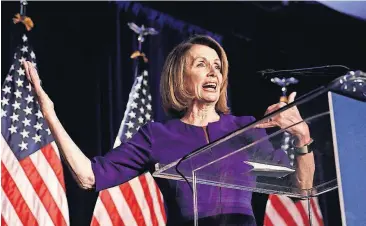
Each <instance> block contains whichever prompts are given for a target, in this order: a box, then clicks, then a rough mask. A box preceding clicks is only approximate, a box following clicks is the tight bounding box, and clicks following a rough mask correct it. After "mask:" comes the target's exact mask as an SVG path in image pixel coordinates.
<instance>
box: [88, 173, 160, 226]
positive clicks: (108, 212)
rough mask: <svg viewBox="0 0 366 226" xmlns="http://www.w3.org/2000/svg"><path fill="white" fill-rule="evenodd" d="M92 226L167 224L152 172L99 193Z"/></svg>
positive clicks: (153, 225) (157, 225)
mask: <svg viewBox="0 0 366 226" xmlns="http://www.w3.org/2000/svg"><path fill="white" fill-rule="evenodd" d="M90 225H91V226H99V225H103V226H119V225H127V226H130V225H131V226H161V225H166V215H165V210H164V202H163V196H162V194H161V192H160V190H159V188H158V186H157V184H156V182H155V181H154V178H153V177H152V175H151V174H150V173H145V174H142V175H141V176H139V177H136V178H134V179H132V180H130V181H128V182H126V183H124V184H121V185H119V186H115V187H113V188H109V189H106V190H103V191H101V192H99V196H98V199H97V202H96V204H95V209H94V213H93V218H92V221H91V224H90Z"/></svg>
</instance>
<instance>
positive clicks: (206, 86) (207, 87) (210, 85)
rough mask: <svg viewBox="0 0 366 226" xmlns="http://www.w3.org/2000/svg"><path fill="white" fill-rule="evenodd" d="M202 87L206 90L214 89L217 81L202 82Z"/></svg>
mask: <svg viewBox="0 0 366 226" xmlns="http://www.w3.org/2000/svg"><path fill="white" fill-rule="evenodd" d="M202 88H203V89H204V90H207V91H216V88H217V83H215V82H207V83H205V84H203V86H202Z"/></svg>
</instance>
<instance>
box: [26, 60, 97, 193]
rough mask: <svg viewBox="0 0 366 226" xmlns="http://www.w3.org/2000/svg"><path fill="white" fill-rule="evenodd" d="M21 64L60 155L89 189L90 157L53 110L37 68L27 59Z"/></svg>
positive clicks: (90, 181)
mask: <svg viewBox="0 0 366 226" xmlns="http://www.w3.org/2000/svg"><path fill="white" fill-rule="evenodd" d="M23 66H24V68H25V71H26V76H27V78H28V80H29V82H30V83H31V84H32V85H33V87H34V91H35V93H36V95H37V98H38V103H39V105H40V108H41V111H42V113H43V117H44V119H45V120H46V122H47V124H48V126H49V128H50V130H51V133H52V135H53V137H54V139H55V142H56V144H57V146H58V148H59V150H60V152H61V154H62V156H63V157H64V159H65V160H66V163H67V164H68V166H69V168H70V170H71V172H72V173H73V176H74V178H75V179H76V181H77V182H78V184H79V186H80V187H81V188H84V189H91V188H92V187H93V186H94V184H95V177H94V174H93V171H92V167H91V161H90V159H89V158H88V157H86V156H85V155H84V153H83V152H82V151H81V150H80V149H79V147H78V146H77V145H76V144H75V143H74V141H73V140H72V139H71V138H70V136H69V134H68V133H67V132H66V130H65V129H64V127H63V126H62V124H61V122H60V121H59V119H58V117H57V115H56V112H55V110H54V106H53V102H52V101H51V99H50V98H49V97H48V95H47V93H46V92H45V91H44V90H43V88H42V86H41V82H40V79H39V76H38V73H37V70H36V69H35V68H34V67H33V65H32V64H31V63H30V62H28V61H25V62H23Z"/></svg>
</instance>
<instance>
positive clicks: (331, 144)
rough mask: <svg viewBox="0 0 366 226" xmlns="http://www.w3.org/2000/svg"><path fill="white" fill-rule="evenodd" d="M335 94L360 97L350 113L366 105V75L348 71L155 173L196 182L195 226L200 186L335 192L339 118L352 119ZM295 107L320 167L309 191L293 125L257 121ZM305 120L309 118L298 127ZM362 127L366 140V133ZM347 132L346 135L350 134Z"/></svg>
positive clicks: (303, 194) (305, 194)
mask: <svg viewBox="0 0 366 226" xmlns="http://www.w3.org/2000/svg"><path fill="white" fill-rule="evenodd" d="M334 95H336V96H338V95H341V96H342V97H344V98H345V101H346V102H345V103H347V101H355V102H356V105H355V107H353V108H351V109H349V110H350V111H360V110H361V109H365V105H366V104H365V103H364V102H363V101H365V100H366V76H365V74H364V73H362V72H357V73H354V72H351V73H348V74H347V75H345V76H342V77H340V78H337V79H336V80H334V81H332V82H331V83H330V84H328V85H327V86H324V87H320V88H318V89H316V90H314V91H312V92H310V93H308V94H307V95H304V96H302V97H299V98H298V99H297V100H296V101H295V102H293V103H291V104H289V105H286V106H285V107H283V108H281V109H280V110H278V111H276V112H273V113H271V114H269V115H267V116H265V117H263V118H262V119H260V120H257V121H255V122H253V123H251V124H249V125H247V126H245V127H244V128H241V129H239V130H237V131H233V132H232V133H230V134H228V135H227V136H225V137H222V138H221V139H219V140H216V141H213V142H211V143H209V144H208V145H206V146H204V147H202V148H200V149H199V150H193V151H192V152H190V153H189V154H188V155H186V156H184V157H183V158H181V159H177V160H176V161H174V162H172V163H170V164H167V165H161V164H160V165H159V164H157V165H156V171H155V172H154V173H153V176H155V177H161V178H166V179H171V180H181V181H186V182H187V183H189V184H190V186H191V187H192V199H193V206H192V208H193V210H194V214H195V216H194V221H195V225H198V219H199V218H200V209H199V208H200V203H199V202H200V199H199V196H200V189H199V186H200V184H205V185H210V186H217V187H223V188H228V189H240V190H246V191H250V192H259V193H266V194H280V195H286V196H288V197H293V198H300V199H308V200H309V198H310V197H314V196H319V195H321V194H324V193H326V192H328V191H331V190H334V189H336V188H337V187H338V182H339V179H338V180H337V175H338V178H339V172H337V169H338V171H339V167H338V168H337V166H338V162H336V159H335V156H338V154H337V152H338V150H337V145H336V144H337V142H336V140H337V139H338V138H337V136H336V134H335V128H336V123H337V120H342V119H343V118H344V117H347V116H346V115H342V113H341V111H338V110H337V106H336V105H335V104H334V103H333V101H334ZM294 107H297V108H298V109H299V111H300V114H301V115H302V118H303V119H304V121H305V122H306V123H307V124H308V126H309V129H310V133H311V137H312V139H313V140H314V142H313V143H312V144H311V145H310V146H309V148H311V149H312V151H313V155H314V161H315V166H316V167H315V172H314V175H313V184H312V186H310V187H307V188H305V189H304V188H301V187H299V184H298V183H297V180H296V176H297V173H298V171H299V168H298V162H297V157H296V155H295V153H294V150H295V146H294V142H295V139H294V137H293V136H292V135H291V134H290V133H288V132H287V131H291V127H289V128H284V129H279V128H270V129H267V130H266V133H263V132H264V130H263V129H257V128H255V127H256V125H257V124H259V123H261V122H265V121H268V119H269V118H271V117H278V116H279V115H280V114H281V113H282V112H284V111H290V110H292V109H293V108H294ZM344 107H345V108H347V106H344ZM335 111H337V114H335ZM365 115H366V111H365V112H364V114H359V117H363V118H362V119H361V118H360V119H359V120H360V121H362V120H363V122H364V123H366V118H365ZM299 123H303V122H298V123H296V124H294V125H292V126H295V125H298V124H299ZM362 131H363V132H364V133H365V136H364V137H365V139H366V131H364V130H362ZM343 135H344V136H346V135H347V133H345V134H343ZM364 153H366V150H364ZM309 176H310V177H312V175H309ZM309 205H310V203H309ZM341 205H342V204H341ZM310 213H311V211H309V214H310ZM309 219H312V216H310V215H309Z"/></svg>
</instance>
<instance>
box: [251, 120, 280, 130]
mask: <svg viewBox="0 0 366 226" xmlns="http://www.w3.org/2000/svg"><path fill="white" fill-rule="evenodd" d="M276 126H277V122H276V121H269V122H263V123H260V124H258V125H256V126H254V128H262V129H265V128H272V127H276Z"/></svg>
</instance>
